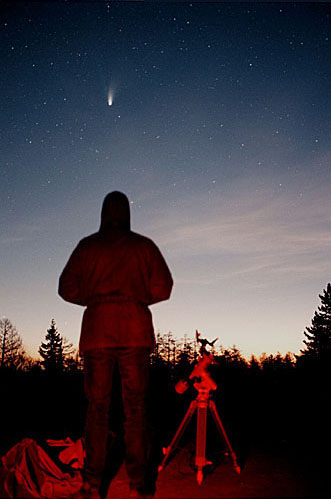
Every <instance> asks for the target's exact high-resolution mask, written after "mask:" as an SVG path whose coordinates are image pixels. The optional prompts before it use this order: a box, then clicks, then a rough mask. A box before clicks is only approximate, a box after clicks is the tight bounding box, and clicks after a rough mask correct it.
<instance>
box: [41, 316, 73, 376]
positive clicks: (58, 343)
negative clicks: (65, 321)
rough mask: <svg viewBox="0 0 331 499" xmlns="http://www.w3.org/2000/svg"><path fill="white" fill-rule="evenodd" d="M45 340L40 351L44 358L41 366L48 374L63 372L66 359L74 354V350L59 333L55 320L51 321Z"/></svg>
mask: <svg viewBox="0 0 331 499" xmlns="http://www.w3.org/2000/svg"><path fill="white" fill-rule="evenodd" d="M45 340H46V341H45V342H44V343H42V344H41V345H40V347H39V350H38V352H39V354H40V356H41V357H42V358H43V360H42V362H41V364H42V365H43V367H44V369H45V371H47V372H48V373H53V374H54V373H59V372H63V371H64V370H65V367H66V359H67V358H68V357H70V355H71V354H72V353H73V349H72V344H71V343H67V341H66V340H65V339H64V338H62V336H61V335H60V333H59V332H58V330H57V328H56V324H55V321H54V319H52V320H51V325H50V328H49V329H48V330H47V333H46V336H45Z"/></svg>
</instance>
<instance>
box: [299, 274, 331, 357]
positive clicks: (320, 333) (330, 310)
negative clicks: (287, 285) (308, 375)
mask: <svg viewBox="0 0 331 499" xmlns="http://www.w3.org/2000/svg"><path fill="white" fill-rule="evenodd" d="M319 298H320V300H321V302H322V304H321V305H320V306H319V307H318V310H317V311H316V312H315V314H314V317H313V319H312V321H311V327H307V328H306V331H304V335H305V337H306V338H307V339H306V340H303V342H304V344H305V345H306V348H305V349H304V350H300V351H301V353H302V356H303V357H304V358H306V359H312V360H318V361H319V362H322V363H323V364H327V363H328V362H330V361H331V284H330V283H328V285H327V287H326V289H324V290H323V294H320V295H319Z"/></svg>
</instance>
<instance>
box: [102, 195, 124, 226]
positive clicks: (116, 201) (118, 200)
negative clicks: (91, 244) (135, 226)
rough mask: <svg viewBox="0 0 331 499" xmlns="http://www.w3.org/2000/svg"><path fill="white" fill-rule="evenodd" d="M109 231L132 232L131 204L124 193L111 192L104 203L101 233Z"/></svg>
mask: <svg viewBox="0 0 331 499" xmlns="http://www.w3.org/2000/svg"><path fill="white" fill-rule="evenodd" d="M109 229H122V230H130V204H129V200H128V198H127V196H126V195H125V194H123V192H119V191H113V192H110V193H109V194H107V196H106V197H105V199H104V201H103V205H102V210H101V224H100V231H104V230H109Z"/></svg>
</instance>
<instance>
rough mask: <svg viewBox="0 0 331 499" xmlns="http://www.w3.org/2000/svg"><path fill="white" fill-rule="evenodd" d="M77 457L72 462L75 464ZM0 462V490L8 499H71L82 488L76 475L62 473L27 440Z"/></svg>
mask: <svg viewBox="0 0 331 499" xmlns="http://www.w3.org/2000/svg"><path fill="white" fill-rule="evenodd" d="M72 444H73V445H74V443H72ZM75 445H76V444H75ZM67 447H69V444H68V445H67ZM76 448H77V449H79V448H81V449H82V446H80V447H79V446H77V445H76ZM81 457H82V456H78V457H77V459H76V458H74V459H73V460H74V461H75V462H76V461H77V460H79V459H80V458H81ZM1 462H2V466H3V468H4V472H3V476H4V482H3V487H4V489H5V491H6V493H7V494H8V497H9V498H16V497H17V498H18V497H19V498H33V497H34V498H37V499H41V498H42V499H58V498H72V497H73V495H75V494H76V493H77V492H78V491H79V490H80V488H81V486H82V484H83V479H82V474H81V473H80V471H78V470H74V469H73V470H72V473H64V472H63V471H62V470H61V469H60V468H59V467H58V466H57V464H55V463H54V461H53V460H52V459H51V458H50V457H49V455H48V454H47V453H46V452H45V451H44V449H42V448H41V447H40V446H39V445H38V444H37V443H36V442H35V441H34V440H32V439H31V438H25V439H23V440H22V441H21V442H19V443H18V444H16V445H14V447H12V448H11V449H10V450H9V451H8V452H7V454H5V455H4V456H3V457H2V458H1Z"/></svg>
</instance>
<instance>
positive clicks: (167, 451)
mask: <svg viewBox="0 0 331 499" xmlns="http://www.w3.org/2000/svg"><path fill="white" fill-rule="evenodd" d="M196 408H197V402H196V400H192V402H191V403H190V406H189V408H188V410H187V412H186V414H185V416H184V418H183V420H182V422H181V424H180V425H179V428H178V430H177V431H176V433H175V435H174V437H173V439H172V440H171V443H170V445H169V446H168V447H166V448H164V449H163V453H164V458H163V460H162V463H161V464H160V466H159V471H162V470H163V468H164V465H165V463H166V461H167V459H168V457H169V456H170V453H171V452H172V450H173V449H174V448H175V447H176V445H177V443H178V442H179V440H180V438H181V436H182V434H183V433H184V430H185V428H186V427H187V425H188V423H189V421H190V419H191V417H192V415H193V413H194V411H195V409H196Z"/></svg>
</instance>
